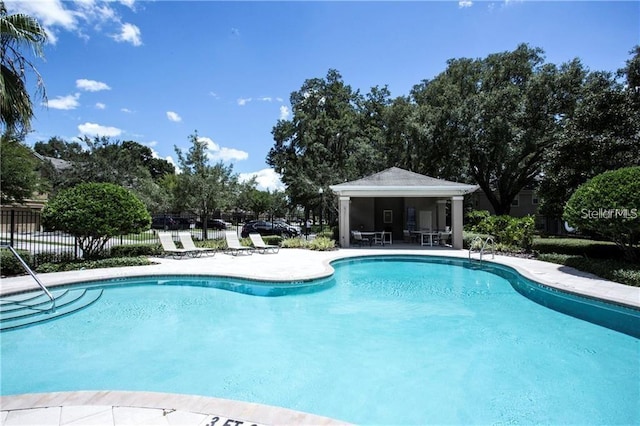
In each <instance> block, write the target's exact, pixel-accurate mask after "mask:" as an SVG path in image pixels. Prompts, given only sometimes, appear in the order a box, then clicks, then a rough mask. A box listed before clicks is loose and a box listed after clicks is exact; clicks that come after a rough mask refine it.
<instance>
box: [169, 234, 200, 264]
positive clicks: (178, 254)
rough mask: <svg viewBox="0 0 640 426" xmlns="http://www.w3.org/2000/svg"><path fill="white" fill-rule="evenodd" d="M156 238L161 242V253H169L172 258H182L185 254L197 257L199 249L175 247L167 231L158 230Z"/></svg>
mask: <svg viewBox="0 0 640 426" xmlns="http://www.w3.org/2000/svg"><path fill="white" fill-rule="evenodd" d="M158 239H159V240H160V244H162V250H163V255H165V256H166V255H170V256H173V257H174V258H183V257H185V256H191V257H198V256H200V254H201V253H200V252H199V251H197V250H196V251H194V250H189V249H187V248H181V249H179V248H177V247H176V243H174V242H173V237H172V236H171V233H169V232H158Z"/></svg>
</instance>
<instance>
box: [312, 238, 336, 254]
mask: <svg viewBox="0 0 640 426" xmlns="http://www.w3.org/2000/svg"><path fill="white" fill-rule="evenodd" d="M307 247H308V248H309V249H311V250H317V251H329V250H335V248H336V242H335V241H334V240H332V239H330V238H326V237H316V238H314V239H313V240H312V241H309V243H308V245H307Z"/></svg>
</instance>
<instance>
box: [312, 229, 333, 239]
mask: <svg viewBox="0 0 640 426" xmlns="http://www.w3.org/2000/svg"><path fill="white" fill-rule="evenodd" d="M334 235H335V232H334V231H333V229H325V230H323V231H322V232H318V233H316V238H329V239H333V237H334Z"/></svg>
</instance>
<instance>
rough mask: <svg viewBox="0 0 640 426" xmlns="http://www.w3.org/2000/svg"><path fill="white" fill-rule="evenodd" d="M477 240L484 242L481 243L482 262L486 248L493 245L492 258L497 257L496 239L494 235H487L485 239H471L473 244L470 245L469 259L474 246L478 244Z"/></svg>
mask: <svg viewBox="0 0 640 426" xmlns="http://www.w3.org/2000/svg"><path fill="white" fill-rule="evenodd" d="M476 241H477V242H479V243H482V244H481V245H480V262H482V255H483V254H484V252H485V249H487V248H489V247H491V258H492V259H495V257H496V254H495V244H496V243H495V241H494V240H493V237H487V238H486V239H485V240H484V241H483V240H482V238H481V237H475V238H474V239H473V240H471V244H470V245H469V260H471V254H472V253H473V251H474V250H473V247H474V246H476Z"/></svg>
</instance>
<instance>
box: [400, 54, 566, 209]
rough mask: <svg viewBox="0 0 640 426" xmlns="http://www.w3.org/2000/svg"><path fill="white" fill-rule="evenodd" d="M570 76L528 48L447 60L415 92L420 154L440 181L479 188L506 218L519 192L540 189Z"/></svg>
mask: <svg viewBox="0 0 640 426" xmlns="http://www.w3.org/2000/svg"><path fill="white" fill-rule="evenodd" d="M571 71H572V70H571V69H569V70H564V69H558V67H556V66H555V65H553V64H544V57H543V52H542V50H541V49H538V48H531V47H529V46H528V45H526V44H521V45H519V46H518V47H517V48H516V49H515V50H514V51H512V52H502V53H496V54H491V55H489V56H487V57H486V58H484V59H475V60H472V59H465V58H463V59H455V60H450V61H449V62H448V67H447V70H446V71H445V72H443V73H441V74H440V75H438V76H437V77H436V78H435V79H434V80H432V81H428V82H424V84H423V85H422V87H417V88H414V91H413V93H412V95H413V97H414V98H415V99H416V102H417V103H418V105H419V106H420V107H422V110H423V111H422V112H423V113H422V114H421V115H420V120H421V124H422V125H423V126H424V127H425V134H426V138H425V139H423V141H424V142H423V144H424V146H423V147H422V149H423V150H424V148H425V147H428V149H427V150H425V151H424V153H423V155H420V157H422V158H425V161H428V162H431V163H434V164H436V165H438V170H436V171H442V174H444V175H445V176H440V177H445V178H451V175H454V176H455V175H456V174H457V175H458V176H459V177H461V178H462V180H466V181H469V182H475V183H477V184H478V185H480V187H481V188H482V190H483V191H484V193H485V194H486V196H487V198H488V199H489V201H490V202H491V204H492V206H493V209H494V211H495V213H496V214H498V215H500V214H508V213H509V211H510V208H511V202H512V201H513V199H514V198H515V197H516V195H517V194H518V193H519V192H520V191H521V190H522V189H523V188H526V187H528V186H533V185H534V184H535V179H536V178H537V177H538V176H539V174H540V172H541V168H542V164H543V158H544V154H545V152H546V150H547V149H548V148H549V147H550V146H552V144H553V143H554V141H555V138H556V137H557V135H558V133H559V131H560V128H561V127H560V125H561V123H560V121H559V120H558V117H559V116H561V115H562V114H563V112H564V107H565V105H564V104H563V102H562V100H563V99H564V98H565V97H566V96H568V95H567V91H569V92H570V91H571V90H572V88H573V87H574V86H573V85H571V84H565V80H570V79H569V78H568V77H567V76H571ZM570 81H571V80H570ZM446 161H449V162H450V166H447V165H446V164H442V162H446ZM421 168H425V169H427V168H429V166H428V165H427V164H425V165H423V166H422V167H421ZM419 171H421V172H422V170H419ZM459 179H460V178H458V179H456V180H459Z"/></svg>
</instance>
